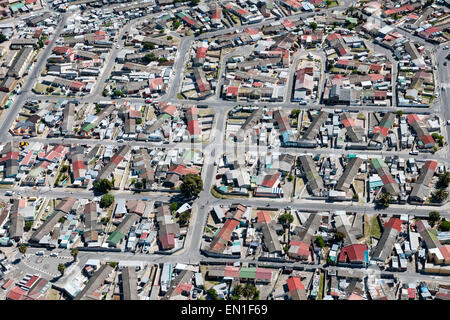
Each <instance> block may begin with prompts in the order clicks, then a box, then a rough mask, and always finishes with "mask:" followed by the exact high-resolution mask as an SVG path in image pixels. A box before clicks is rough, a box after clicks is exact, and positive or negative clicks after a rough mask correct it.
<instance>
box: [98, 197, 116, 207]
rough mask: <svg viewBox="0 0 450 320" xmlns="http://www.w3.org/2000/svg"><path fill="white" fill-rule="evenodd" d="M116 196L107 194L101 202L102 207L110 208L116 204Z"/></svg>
mask: <svg viewBox="0 0 450 320" xmlns="http://www.w3.org/2000/svg"><path fill="white" fill-rule="evenodd" d="M114 200H115V198H114V196H113V195H112V194H109V193H107V194H105V195H104V196H103V197H102V199H101V200H100V207H101V208H108V207H109V206H110V205H112V204H113V203H114Z"/></svg>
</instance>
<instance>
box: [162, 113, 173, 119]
mask: <svg viewBox="0 0 450 320" xmlns="http://www.w3.org/2000/svg"><path fill="white" fill-rule="evenodd" d="M159 118H160V119H163V120H170V119H172V116H171V115H170V114H167V113H163V114H162V115H160V116H159Z"/></svg>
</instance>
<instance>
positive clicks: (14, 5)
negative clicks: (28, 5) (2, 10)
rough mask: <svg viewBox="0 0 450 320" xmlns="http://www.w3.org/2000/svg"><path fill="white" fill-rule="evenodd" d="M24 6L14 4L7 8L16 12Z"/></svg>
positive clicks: (20, 3)
mask: <svg viewBox="0 0 450 320" xmlns="http://www.w3.org/2000/svg"><path fill="white" fill-rule="evenodd" d="M24 5H25V4H23V3H22V2H19V3H14V4H12V5H10V6H9V7H10V8H11V10H12V11H17V10H19V9H20V8H22V7H23V6H24Z"/></svg>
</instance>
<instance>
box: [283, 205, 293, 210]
mask: <svg viewBox="0 0 450 320" xmlns="http://www.w3.org/2000/svg"><path fill="white" fill-rule="evenodd" d="M284 209H285V210H291V209H292V207H291V206H286V207H285V208H284Z"/></svg>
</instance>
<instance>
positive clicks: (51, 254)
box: [50, 252, 59, 257]
mask: <svg viewBox="0 0 450 320" xmlns="http://www.w3.org/2000/svg"><path fill="white" fill-rule="evenodd" d="M57 256H59V253H58V252H52V253H50V257H57Z"/></svg>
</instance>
